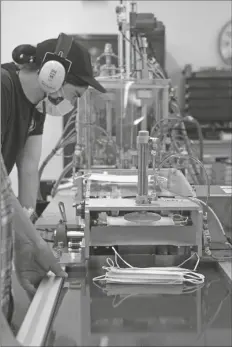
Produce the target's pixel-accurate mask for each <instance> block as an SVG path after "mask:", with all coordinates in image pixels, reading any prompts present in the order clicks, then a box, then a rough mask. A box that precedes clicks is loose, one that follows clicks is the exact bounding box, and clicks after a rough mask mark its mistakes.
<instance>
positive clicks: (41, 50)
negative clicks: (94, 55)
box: [35, 39, 106, 93]
mask: <svg viewBox="0 0 232 347" xmlns="http://www.w3.org/2000/svg"><path fill="white" fill-rule="evenodd" d="M57 41H58V39H50V40H46V41H43V42H41V43H39V44H38V45H37V47H36V57H35V63H36V64H37V65H38V66H39V65H40V64H41V63H42V61H43V58H44V56H45V54H46V53H47V52H49V53H54V52H55V50H56V45H57ZM67 59H68V60H70V61H71V62H72V65H71V68H70V70H69V73H68V76H67V82H69V81H70V83H72V84H74V85H77V86H80V85H88V86H91V87H93V88H94V89H96V90H98V91H99V92H101V93H106V90H105V88H104V87H103V86H102V85H101V84H100V83H99V82H98V81H97V80H96V79H95V78H94V76H93V69H92V64H91V57H90V54H89V52H88V50H87V49H86V48H85V47H83V46H82V45H81V44H80V43H78V42H77V41H75V40H73V41H72V45H71V48H70V50H69V52H68V55H67Z"/></svg>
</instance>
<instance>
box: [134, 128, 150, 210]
mask: <svg viewBox="0 0 232 347" xmlns="http://www.w3.org/2000/svg"><path fill="white" fill-rule="evenodd" d="M148 142H149V132H148V131H146V130H140V131H139V134H138V136H137V148H138V193H137V198H136V202H137V203H138V204H142V203H148Z"/></svg>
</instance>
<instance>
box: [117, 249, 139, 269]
mask: <svg viewBox="0 0 232 347" xmlns="http://www.w3.org/2000/svg"><path fill="white" fill-rule="evenodd" d="M112 250H113V251H114V253H115V263H116V265H117V267H118V268H120V266H119V265H118V262H117V257H118V258H119V259H121V261H122V262H123V263H124V264H125V265H127V266H128V267H130V268H132V269H135V267H134V266H132V265H130V264H129V263H127V262H126V261H125V260H124V259H123V258H122V257H121V256H120V254H118V252H117V251H116V249H115V248H114V247H112Z"/></svg>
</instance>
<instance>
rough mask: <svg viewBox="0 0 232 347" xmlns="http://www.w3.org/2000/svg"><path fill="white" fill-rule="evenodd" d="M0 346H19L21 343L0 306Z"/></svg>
mask: <svg viewBox="0 0 232 347" xmlns="http://www.w3.org/2000/svg"><path fill="white" fill-rule="evenodd" d="M0 332H1V334H0V346H4V347H5V346H12V347H19V346H21V345H20V343H19V342H18V341H17V340H16V338H15V336H14V334H13V333H12V331H11V328H10V326H9V324H8V323H7V320H6V318H5V316H4V314H3V312H2V310H1V308H0Z"/></svg>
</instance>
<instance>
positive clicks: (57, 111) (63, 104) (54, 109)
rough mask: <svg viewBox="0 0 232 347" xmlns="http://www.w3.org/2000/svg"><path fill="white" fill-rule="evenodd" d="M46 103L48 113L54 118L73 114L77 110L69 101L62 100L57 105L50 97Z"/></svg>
mask: <svg viewBox="0 0 232 347" xmlns="http://www.w3.org/2000/svg"><path fill="white" fill-rule="evenodd" d="M44 101H45V108H46V113H47V114H49V115H50V116H54V117H62V116H65V115H66V114H69V113H71V112H72V111H73V110H74V108H75V106H73V105H72V104H71V102H70V101H69V100H67V99H62V100H61V99H60V101H59V102H58V103H57V104H56V103H53V102H52V101H51V99H50V98H49V97H47V98H46V99H45V100H44Z"/></svg>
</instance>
